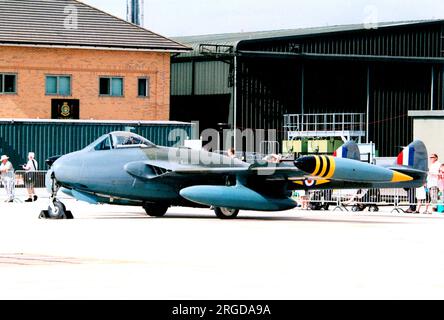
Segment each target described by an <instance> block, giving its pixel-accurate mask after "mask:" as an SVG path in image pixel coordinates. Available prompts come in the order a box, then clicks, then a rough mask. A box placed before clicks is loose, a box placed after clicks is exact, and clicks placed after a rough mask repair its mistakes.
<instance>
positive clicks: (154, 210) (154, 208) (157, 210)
mask: <svg viewBox="0 0 444 320" xmlns="http://www.w3.org/2000/svg"><path fill="white" fill-rule="evenodd" d="M143 208H144V209H145V212H146V214H147V215H149V216H150V217H163V216H164V215H165V214H166V213H167V211H168V208H169V206H162V205H144V206H143Z"/></svg>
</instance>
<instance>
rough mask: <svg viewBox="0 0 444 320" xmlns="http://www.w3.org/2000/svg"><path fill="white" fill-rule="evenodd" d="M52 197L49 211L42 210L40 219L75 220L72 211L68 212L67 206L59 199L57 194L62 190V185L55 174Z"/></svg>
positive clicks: (52, 177) (52, 178) (52, 176)
mask: <svg viewBox="0 0 444 320" xmlns="http://www.w3.org/2000/svg"><path fill="white" fill-rule="evenodd" d="M51 181H52V184H51V196H50V198H49V206H48V210H42V211H41V212H40V215H39V219H54V220H61V219H74V216H73V215H72V212H71V211H68V210H66V206H65V205H64V204H63V202H61V201H60V200H59V199H57V197H56V196H57V192H58V191H59V189H60V185H59V184H58V183H57V180H56V179H55V177H54V173H53V174H52V175H51Z"/></svg>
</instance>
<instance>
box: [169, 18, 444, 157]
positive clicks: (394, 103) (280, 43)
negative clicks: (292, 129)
mask: <svg viewBox="0 0 444 320" xmlns="http://www.w3.org/2000/svg"><path fill="white" fill-rule="evenodd" d="M175 40H176V41H178V42H181V43H184V44H188V45H189V46H191V47H193V49H194V50H193V51H192V52H187V53H182V54H178V55H175V56H174V57H173V58H172V76H171V77H172V80H171V81H172V86H171V119H172V120H180V121H192V120H199V121H200V125H201V129H204V128H208V127H213V128H217V126H218V124H219V123H221V122H226V123H228V124H229V126H231V128H234V127H236V128H238V129H247V128H251V129H276V130H278V133H279V137H278V143H282V141H283V140H285V139H286V138H287V137H286V131H285V127H288V125H289V123H285V119H284V118H285V117H284V116H285V115H294V116H295V117H296V118H295V119H298V118H297V117H302V118H303V117H307V116H309V115H323V116H327V115H331V114H352V115H363V117H364V118H363V120H362V121H361V122H362V123H363V134H362V135H363V136H362V138H363V141H364V142H374V143H375V145H376V149H377V155H379V156H395V155H396V154H397V153H398V152H399V150H400V148H399V147H400V146H406V145H407V144H408V143H409V142H410V141H411V140H412V139H413V119H412V118H411V117H409V116H408V115H409V111H436V110H443V108H444V90H443V83H444V44H443V41H444V21H443V20H432V21H412V22H391V23H380V24H378V25H377V26H370V27H368V26H364V25H362V24H360V25H346V26H331V27H321V28H308V29H295V30H280V31H268V32H253V33H238V34H221V35H204V36H194V37H182V38H176V39H175ZM315 121H316V120H315ZM291 125H295V124H294V123H293V124H291Z"/></svg>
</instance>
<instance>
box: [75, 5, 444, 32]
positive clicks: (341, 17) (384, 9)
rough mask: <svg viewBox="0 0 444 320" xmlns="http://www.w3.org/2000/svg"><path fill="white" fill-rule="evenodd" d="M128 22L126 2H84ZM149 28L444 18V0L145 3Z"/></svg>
mask: <svg viewBox="0 0 444 320" xmlns="http://www.w3.org/2000/svg"><path fill="white" fill-rule="evenodd" d="M82 1H83V2H85V3H88V4H90V5H92V6H94V7H96V8H99V9H101V10H103V11H106V12H108V13H111V14H113V15H115V16H118V17H120V18H124V19H125V18H126V0H82ZM144 12H145V23H144V27H145V28H146V29H148V30H151V31H153V32H156V33H159V34H162V35H164V36H168V37H175V36H189V35H203V34H217V33H231V32H249V31H265V30H279V29H294V28H306V27H322V26H329V25H330V26H331V25H341V24H354V23H363V24H365V23H371V24H374V23H377V22H387V21H406V20H422V19H444V1H442V0H404V1H402V0H396V1H395V0H373V1H369V0H272V1H264V0H145V11H144Z"/></svg>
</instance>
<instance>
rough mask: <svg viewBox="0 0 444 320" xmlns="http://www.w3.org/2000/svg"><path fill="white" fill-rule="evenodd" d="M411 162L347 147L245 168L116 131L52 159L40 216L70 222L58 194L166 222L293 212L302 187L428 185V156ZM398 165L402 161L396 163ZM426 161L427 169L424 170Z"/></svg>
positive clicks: (414, 150) (417, 155) (420, 151)
mask: <svg viewBox="0 0 444 320" xmlns="http://www.w3.org/2000/svg"><path fill="white" fill-rule="evenodd" d="M408 150H410V151H411V153H410V155H407V157H408V159H407V161H406V162H405V161H403V160H402V158H401V163H400V164H399V165H396V166H393V167H390V168H384V167H381V166H376V165H371V164H368V163H364V162H361V161H358V160H360V159H359V149H357V146H356V145H354V143H348V144H346V145H344V146H343V147H342V148H341V149H339V150H338V152H337V153H338V156H342V158H341V157H333V156H307V157H302V158H299V159H297V160H296V161H294V162H291V163H286V162H283V163H277V164H276V163H269V162H256V163H252V164H250V163H246V162H242V161H240V160H238V159H235V158H230V157H226V156H223V155H220V154H216V153H211V152H207V151H203V150H201V151H198V150H191V149H188V148H169V147H161V146H157V145H154V144H153V143H151V142H150V141H148V140H147V139H146V138H144V137H142V136H139V135H137V134H134V133H131V132H111V133H109V134H105V135H103V136H101V137H100V138H98V139H97V140H96V141H94V142H93V143H91V144H90V145H89V146H87V147H86V148H84V149H82V150H80V151H77V152H73V153H70V154H67V155H64V156H61V157H53V158H50V159H48V160H47V163H48V164H49V165H50V170H49V171H48V173H47V175H46V188H47V190H48V191H49V193H50V195H51V196H50V204H49V206H48V209H47V210H43V211H42V212H41V214H40V218H50V219H72V218H73V216H72V213H71V211H68V210H67V209H66V207H65V205H64V204H63V203H62V202H61V201H60V200H59V199H58V198H57V194H58V192H59V191H62V192H64V193H66V194H68V195H71V196H72V197H74V198H75V199H77V200H81V201H86V202H88V203H92V204H99V203H102V204H115V205H132V206H141V207H143V208H144V209H145V211H146V213H147V214H148V215H150V216H154V217H161V216H164V215H165V214H166V212H167V210H168V208H169V207H171V206H186V207H207V208H208V207H211V208H213V209H214V212H215V214H216V216H217V217H219V218H221V219H232V218H235V217H236V216H237V215H238V213H239V210H255V211H283V210H289V209H292V208H295V207H296V205H297V204H296V202H295V201H294V200H293V199H292V198H291V195H292V191H293V190H297V189H305V190H307V189H316V190H317V189H327V188H328V189H341V188H346V189H350V188H370V187H372V188H373V187H374V188H412V187H418V186H421V185H422V184H423V182H424V181H425V177H426V171H427V150H426V149H425V146H424V144H423V143H422V142H419V141H416V142H414V143H412V144H411V145H410V146H409V147H408ZM398 162H399V158H398ZM424 163H425V165H424Z"/></svg>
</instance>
